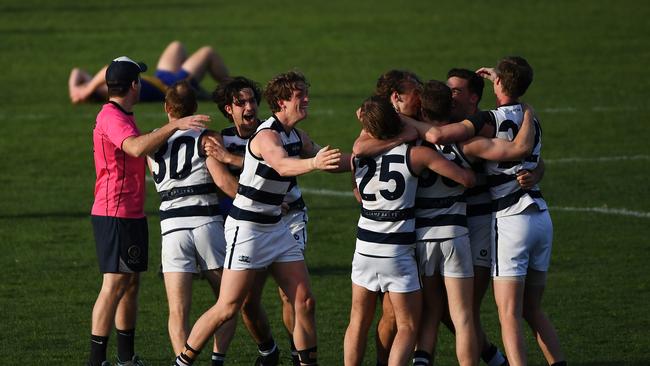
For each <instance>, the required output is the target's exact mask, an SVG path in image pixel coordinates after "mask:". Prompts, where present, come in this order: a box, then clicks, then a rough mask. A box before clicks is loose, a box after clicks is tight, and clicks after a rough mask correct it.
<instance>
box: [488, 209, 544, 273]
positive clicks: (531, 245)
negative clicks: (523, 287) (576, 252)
mask: <svg viewBox="0 0 650 366" xmlns="http://www.w3.org/2000/svg"><path fill="white" fill-rule="evenodd" d="M492 222H493V225H492V253H495V255H494V256H493V260H492V276H494V277H498V276H525V275H526V273H527V272H528V268H531V269H534V270H536V271H540V272H546V271H548V267H549V263H550V261H551V248H552V246H553V223H552V222H551V215H550V214H549V213H548V210H544V211H540V210H539V209H538V208H537V206H536V205H531V206H529V207H528V208H527V209H525V210H524V211H523V212H521V213H519V214H517V215H512V216H504V217H499V218H493V219H492Z"/></svg>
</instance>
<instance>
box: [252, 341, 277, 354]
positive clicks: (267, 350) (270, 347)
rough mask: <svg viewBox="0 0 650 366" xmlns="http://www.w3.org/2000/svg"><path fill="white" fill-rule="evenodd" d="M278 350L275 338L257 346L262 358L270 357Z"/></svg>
mask: <svg viewBox="0 0 650 366" xmlns="http://www.w3.org/2000/svg"><path fill="white" fill-rule="evenodd" d="M277 348H278V346H277V345H276V344H275V340H274V339H273V338H271V339H269V340H268V341H266V342H264V343H260V344H258V345H257V351H258V352H259V353H260V356H268V355H270V354H271V353H273V351H275V350H276V349H277Z"/></svg>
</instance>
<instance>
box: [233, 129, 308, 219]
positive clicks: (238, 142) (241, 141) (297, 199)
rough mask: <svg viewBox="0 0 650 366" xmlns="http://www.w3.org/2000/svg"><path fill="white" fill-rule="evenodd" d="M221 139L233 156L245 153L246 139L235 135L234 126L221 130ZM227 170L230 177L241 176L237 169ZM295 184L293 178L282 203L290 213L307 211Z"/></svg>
mask: <svg viewBox="0 0 650 366" xmlns="http://www.w3.org/2000/svg"><path fill="white" fill-rule="evenodd" d="M221 137H222V138H223V144H224V147H225V148H226V150H228V151H229V152H231V153H233V154H237V155H244V153H245V152H246V143H247V142H248V139H245V138H243V137H241V136H239V134H238V133H237V128H236V127H235V126H231V127H228V128H224V129H223V130H221ZM298 138H300V134H298ZM301 148H302V146H301ZM228 169H229V170H230V172H231V173H232V175H234V176H236V177H238V176H239V175H240V174H241V169H240V168H239V167H236V166H233V165H229V166H228ZM297 183H298V182H297V180H296V179H295V178H294V179H293V180H292V183H291V187H290V189H289V192H287V195H286V197H285V199H284V202H285V203H286V204H288V205H289V210H290V211H291V210H302V211H307V206H306V205H305V201H304V200H303V198H302V192H301V191H300V187H298V184H297Z"/></svg>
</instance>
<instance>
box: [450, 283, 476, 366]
mask: <svg viewBox="0 0 650 366" xmlns="http://www.w3.org/2000/svg"><path fill="white" fill-rule="evenodd" d="M445 288H446V289H447V299H448V301H449V306H448V307H449V315H450V316H451V320H452V321H453V323H454V329H456V357H458V363H459V364H460V365H476V364H478V345H477V337H476V328H475V327H474V316H473V314H472V308H473V301H472V298H473V294H474V278H473V277H468V278H452V277H445Z"/></svg>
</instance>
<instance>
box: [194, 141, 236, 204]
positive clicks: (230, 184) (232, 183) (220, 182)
mask: <svg viewBox="0 0 650 366" xmlns="http://www.w3.org/2000/svg"><path fill="white" fill-rule="evenodd" d="M215 135H217V136H218V134H217V133H216V132H214V131H205V133H203V134H202V135H201V140H200V141H199V148H200V149H201V151H199V154H200V155H201V156H205V157H206V159H205V165H206V166H207V168H208V172H209V173H210V176H211V177H212V180H213V181H214V184H216V185H217V187H219V189H220V190H221V191H222V192H223V193H225V194H226V195H228V197H230V198H235V195H236V194H237V186H238V184H239V183H238V181H237V178H236V177H235V176H234V175H232V173H230V170H228V166H227V164H226V163H224V162H222V161H219V160H218V159H217V158H215V157H214V156H212V155H208V150H207V149H206V148H207V146H208V145H209V142H208V141H209V140H210V139H212V138H214V137H215ZM219 137H221V136H219Z"/></svg>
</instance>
